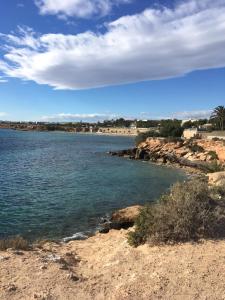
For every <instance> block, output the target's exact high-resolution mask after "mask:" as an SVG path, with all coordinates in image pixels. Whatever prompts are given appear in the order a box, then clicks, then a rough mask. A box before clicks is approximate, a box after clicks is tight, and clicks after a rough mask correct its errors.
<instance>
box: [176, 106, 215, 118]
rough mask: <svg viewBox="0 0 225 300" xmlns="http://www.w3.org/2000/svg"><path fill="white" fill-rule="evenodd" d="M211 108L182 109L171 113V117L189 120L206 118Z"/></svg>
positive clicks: (209, 114) (210, 112)
mask: <svg viewBox="0 0 225 300" xmlns="http://www.w3.org/2000/svg"><path fill="white" fill-rule="evenodd" d="M212 112H213V110H212V109H211V110H195V111H182V112H176V113H174V114H173V115H172V118H175V119H181V120H189V119H208V118H209V117H210V116H211V114H212Z"/></svg>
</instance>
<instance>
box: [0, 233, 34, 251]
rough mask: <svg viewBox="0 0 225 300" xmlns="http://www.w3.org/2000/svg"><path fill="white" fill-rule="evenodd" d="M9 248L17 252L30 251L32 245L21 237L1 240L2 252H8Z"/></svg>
mask: <svg viewBox="0 0 225 300" xmlns="http://www.w3.org/2000/svg"><path fill="white" fill-rule="evenodd" d="M9 248H13V249H15V250H29V249H30V245H29V243H28V241H27V240H25V239H24V238H22V237H21V236H16V237H14V238H8V239H3V240H0V250H1V251H4V250H7V249H9Z"/></svg>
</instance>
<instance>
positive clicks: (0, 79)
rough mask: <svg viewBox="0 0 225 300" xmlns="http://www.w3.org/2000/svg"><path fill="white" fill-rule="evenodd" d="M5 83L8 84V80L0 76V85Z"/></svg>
mask: <svg viewBox="0 0 225 300" xmlns="http://www.w3.org/2000/svg"><path fill="white" fill-rule="evenodd" d="M6 82H8V80H7V79H5V78H4V77H2V76H0V83H6Z"/></svg>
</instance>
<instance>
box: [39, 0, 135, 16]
mask: <svg viewBox="0 0 225 300" xmlns="http://www.w3.org/2000/svg"><path fill="white" fill-rule="evenodd" d="M34 2H35V4H36V5H37V7H38V8H39V10H40V14H41V15H57V16H58V17H59V18H63V19H66V18H68V17H78V18H90V17H91V16H95V15H100V16H105V15H107V14H108V13H110V11H111V10H112V8H113V6H115V5H119V4H123V3H128V2H131V0H63V1H62V0H35V1H34Z"/></svg>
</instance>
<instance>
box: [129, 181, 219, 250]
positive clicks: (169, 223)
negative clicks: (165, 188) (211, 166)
mask: <svg viewBox="0 0 225 300" xmlns="http://www.w3.org/2000/svg"><path fill="white" fill-rule="evenodd" d="M218 192H219V191H213V190H210V188H209V187H208V184H207V182H205V181H203V180H199V179H198V180H197V179H195V180H191V181H188V182H185V183H177V184H175V185H174V186H172V188H171V190H170V192H169V193H168V194H165V195H163V196H162V197H161V198H160V200H159V201H158V202H156V203H154V204H151V205H147V206H145V207H144V208H143V209H142V210H141V213H140V216H139V218H138V219H137V221H136V226H135V231H134V232H130V233H129V235H128V241H129V243H130V244H131V245H133V246H138V245H140V244H143V243H145V242H149V243H151V244H161V243H177V242H187V241H196V240H199V239H201V238H218V237H225V196H224V194H222V193H221V194H220V195H219V196H217V197H216V195H217V194H218Z"/></svg>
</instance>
